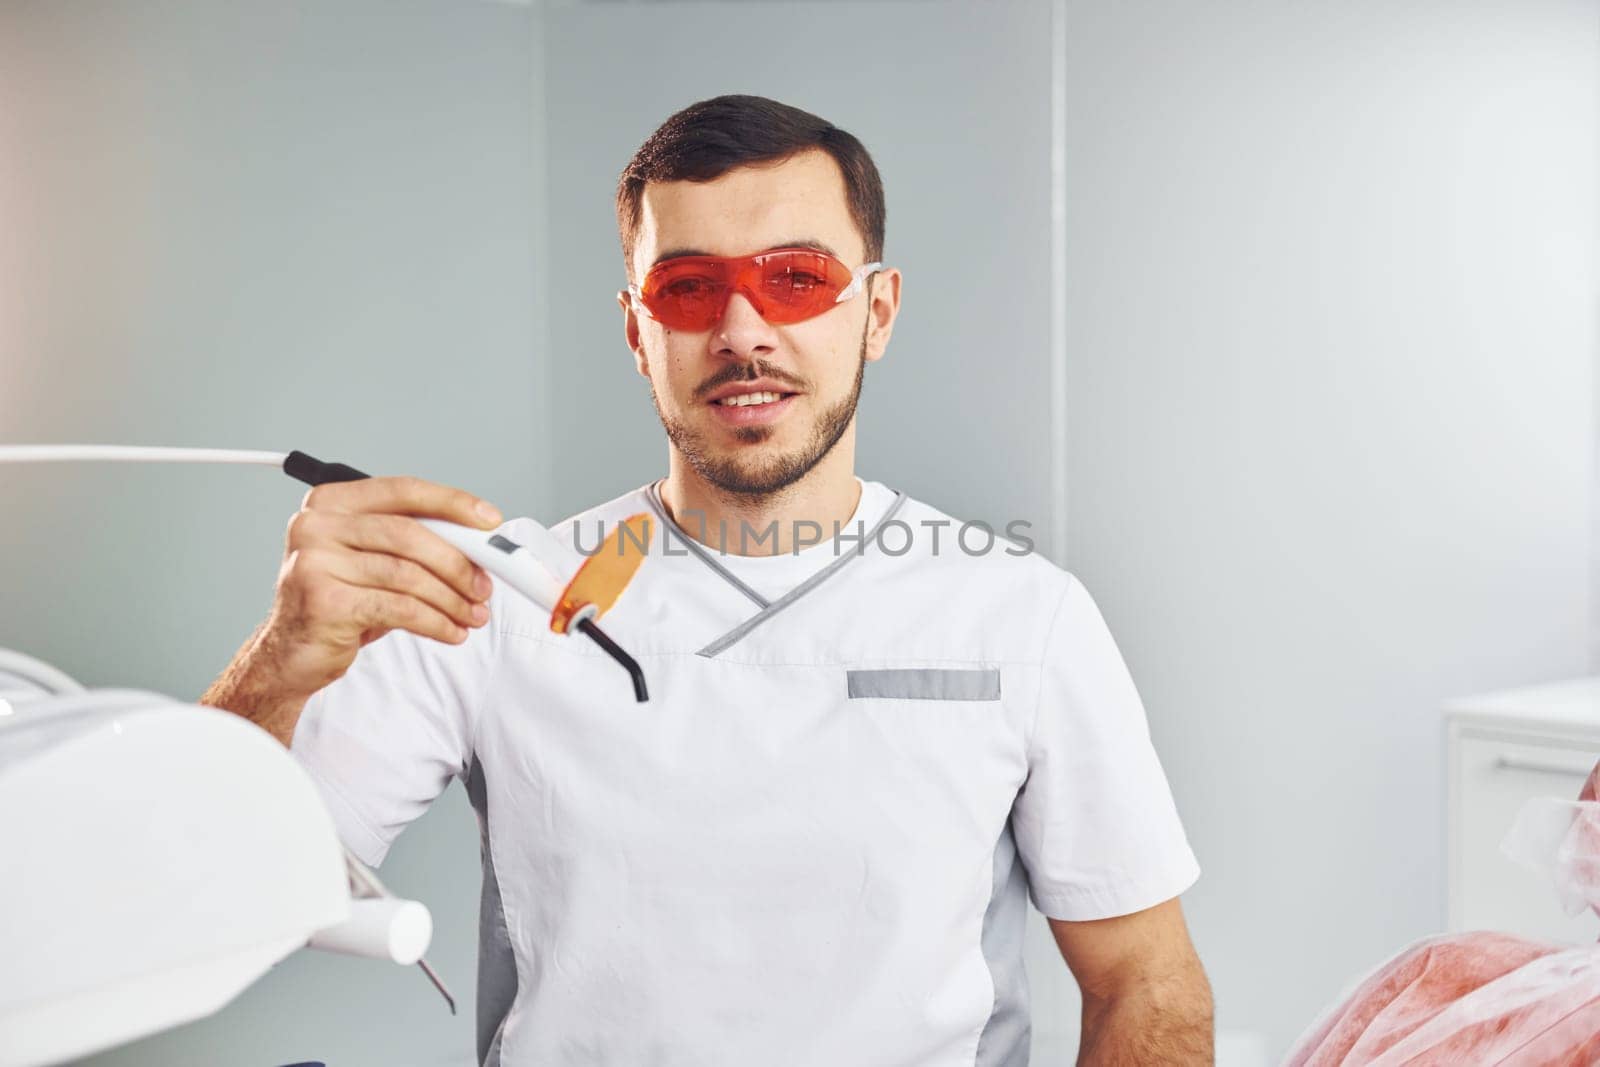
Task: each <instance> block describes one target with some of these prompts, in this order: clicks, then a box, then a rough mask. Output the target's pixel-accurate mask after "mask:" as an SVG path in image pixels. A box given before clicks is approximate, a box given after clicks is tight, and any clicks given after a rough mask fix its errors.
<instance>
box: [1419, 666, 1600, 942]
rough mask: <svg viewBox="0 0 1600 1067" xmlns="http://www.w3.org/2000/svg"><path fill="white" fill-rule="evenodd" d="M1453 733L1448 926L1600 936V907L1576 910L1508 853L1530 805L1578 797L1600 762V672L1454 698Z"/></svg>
mask: <svg viewBox="0 0 1600 1067" xmlns="http://www.w3.org/2000/svg"><path fill="white" fill-rule="evenodd" d="M1445 738H1446V746H1447V755H1446V767H1447V770H1446V775H1447V790H1448V798H1447V805H1448V807H1447V811H1448V815H1447V818H1448V821H1449V825H1448V840H1449V845H1448V851H1449V922H1450V929H1451V930H1500V931H1504V932H1506V933H1512V934H1518V935H1521V936H1523V937H1529V938H1534V939H1537V940H1541V941H1556V942H1566V943H1577V942H1592V941H1594V940H1596V938H1597V937H1600V919H1597V918H1596V917H1595V915H1594V913H1593V912H1590V911H1585V912H1583V913H1582V914H1580V915H1577V916H1568V915H1567V914H1566V913H1565V912H1564V911H1563V910H1562V908H1561V905H1560V903H1559V901H1558V900H1557V898H1556V895H1555V891H1554V890H1553V889H1552V888H1551V886H1550V885H1549V883H1548V882H1546V881H1544V880H1542V879H1541V877H1540V876H1539V875H1538V874H1537V873H1535V872H1533V871H1530V870H1528V869H1526V868H1524V867H1522V866H1520V865H1518V864H1516V863H1513V862H1512V861H1511V860H1509V859H1507V858H1506V857H1505V855H1504V854H1503V853H1501V851H1500V841H1501V839H1502V838H1504V837H1505V834H1506V831H1507V830H1509V829H1510V828H1511V824H1512V823H1513V822H1514V821H1515V819H1516V817H1517V812H1518V810H1519V809H1520V808H1521V807H1522V804H1523V802H1524V801H1526V800H1528V799H1530V798H1532V797H1538V796H1554V797H1560V798H1562V799H1564V800H1576V799H1577V797H1578V791H1579V789H1580V788H1582V786H1583V781H1584V779H1585V778H1586V777H1588V774H1589V772H1590V770H1591V769H1592V768H1593V767H1594V765H1595V762H1596V761H1597V760H1600V678H1580V679H1576V680H1574V681H1568V682H1558V683H1555V684H1552V685H1543V686H1534V687H1531V688H1526V689H1512V690H1504V691H1501V692H1497V693H1488V694H1484V695H1482V696H1478V697H1470V698H1467V699H1463V700H1456V701H1452V702H1450V703H1449V704H1447V705H1446V706H1445Z"/></svg>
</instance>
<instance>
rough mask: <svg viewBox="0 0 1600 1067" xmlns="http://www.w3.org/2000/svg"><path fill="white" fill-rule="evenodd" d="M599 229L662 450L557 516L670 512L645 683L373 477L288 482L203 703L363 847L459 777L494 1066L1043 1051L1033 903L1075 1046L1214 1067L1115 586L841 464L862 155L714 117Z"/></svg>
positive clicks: (861, 348)
mask: <svg viewBox="0 0 1600 1067" xmlns="http://www.w3.org/2000/svg"><path fill="white" fill-rule="evenodd" d="M617 216H618V223H619V227H620V230H621V236H622V247H623V253H624V260H625V264H626V269H627V273H628V278H629V281H630V285H629V288H628V289H627V290H625V291H623V292H621V293H619V294H618V302H619V304H620V305H621V310H622V316H623V325H624V331H625V334H626V337H627V341H628V346H629V348H630V349H631V350H632V352H633V356H634V360H635V364H636V366H637V368H638V371H639V373H640V374H641V375H642V376H643V377H644V378H645V379H646V380H647V381H648V383H649V386H650V391H651V395H652V397H653V399H654V402H655V405H656V410H657V412H658V413H659V415H660V418H661V422H662V424H663V426H664V427H665V428H666V433H667V438H668V441H669V450H668V473H667V476H666V478H665V479H664V480H661V481H659V482H656V483H653V484H651V485H648V486H644V487H642V488H641V489H639V490H636V491H634V492H632V493H628V494H626V495H625V496H623V497H620V498H618V499H617V500H614V501H611V502H609V503H606V504H602V505H600V506H598V507H596V508H593V509H591V510H590V511H587V512H585V513H584V514H582V515H580V516H576V517H574V518H573V519H570V520H568V521H567V522H566V523H563V524H561V525H558V526H557V527H555V528H554V532H555V534H556V535H557V536H558V537H560V538H562V539H563V540H568V539H573V538H576V543H581V544H586V545H593V544H594V543H596V542H597V540H598V537H599V534H600V532H601V531H602V530H603V529H606V528H610V527H611V526H612V525H613V524H615V523H616V522H617V521H618V520H620V519H622V518H624V517H626V516H628V515H630V514H633V513H636V512H641V511H647V512H650V513H651V514H652V515H654V516H655V517H656V522H655V523H654V532H653V535H652V542H651V544H650V555H649V557H648V558H647V559H646V560H645V562H644V564H643V566H642V567H641V569H640V570H639V572H638V574H637V576H636V577H635V579H634V581H633V583H632V585H631V586H630V587H629V588H628V590H627V591H626V592H625V593H624V595H623V597H622V599H621V600H620V601H619V602H618V604H617V606H616V607H615V608H614V609H613V610H612V611H611V613H610V614H609V615H608V616H607V629H608V631H609V632H610V633H611V634H612V636H613V637H615V638H616V639H617V640H618V641H619V643H621V644H622V645H624V646H625V647H626V648H627V649H628V650H629V651H630V652H632V653H633V654H634V655H635V656H636V657H637V658H638V659H639V660H640V662H641V663H642V664H643V667H644V670H645V673H646V675H647V677H648V682H649V686H650V694H651V699H650V702H649V703H647V704H636V703H634V701H633V696H632V692H631V689H630V688H629V686H628V685H627V680H626V678H625V677H624V676H622V675H620V673H619V672H618V670H617V668H616V666H615V665H614V664H613V663H612V662H611V661H610V660H608V659H606V658H604V657H603V656H601V655H600V654H599V652H598V650H596V649H595V648H594V646H593V645H590V644H589V643H588V642H583V641H576V640H570V639H568V638H566V637H563V636H558V635H556V634H553V633H551V632H550V630H549V627H548V624H547V620H546V619H543V618H541V617H540V613H539V612H538V611H537V610H536V609H535V608H534V607H533V606H532V605H531V604H530V603H528V602H527V601H525V600H523V599H522V598H520V597H518V596H516V595H503V594H500V593H497V592H491V583H490V582H489V580H488V579H487V576H486V575H484V574H483V573H482V572H481V571H478V570H477V569H476V568H475V567H473V566H472V565H471V564H470V563H469V562H468V561H467V560H466V559H465V558H464V557H462V556H460V555H459V554H458V553H457V552H456V551H455V550H454V549H452V548H451V547H449V546H448V545H446V544H445V543H444V542H443V541H441V540H439V539H437V538H435V537H433V536H432V535H431V534H430V533H429V532H428V531H426V530H425V529H423V528H422V527H421V526H420V525H418V524H417V523H415V522H414V521H413V520H412V518H410V517H409V516H419V515H430V516H436V517H439V518H445V519H450V520H453V521H456V522H463V523H468V524H471V525H475V526H478V527H481V528H485V529H488V528H493V527H495V526H497V525H500V518H499V515H498V514H497V513H496V512H494V510H493V509H492V508H491V507H489V506H488V505H487V504H485V503H483V502H481V501H477V500H476V499H474V498H472V497H470V496H468V495H467V494H465V493H462V492H459V491H457V490H452V489H446V488H443V487H440V486H435V485H429V484H426V483H420V482H417V481H414V480H410V479H389V478H375V479H371V480H368V481H362V482H352V483H345V484H339V485H328V486H320V487H318V488H316V489H314V490H312V491H311V492H310V493H309V494H307V497H306V501H305V504H304V506H303V507H302V509H301V510H300V512H299V513H298V514H297V515H296V516H295V517H294V518H293V520H292V521H291V523H290V528H289V533H288V537H287V550H286V554H285V559H284V565H283V568H282V571H281V573H280V577H279V580H278V587H277V595H276V600H275V602H274V606H273V610H272V613H271V615H270V616H269V618H268V619H267V621H266V622H265V623H264V624H263V625H262V627H261V628H260V629H259V630H258V631H257V633H256V635H255V636H254V637H252V639H251V640H250V641H249V642H248V643H247V644H246V645H245V647H244V648H243V649H242V650H241V651H240V653H239V655H238V656H237V657H236V658H235V661H234V662H233V664H231V665H230V667H229V668H228V671H227V672H226V673H225V674H224V675H223V677H222V678H221V679H219V681H218V682H217V684H216V685H215V686H214V687H213V688H212V690H211V691H210V692H209V693H208V694H207V695H206V697H205V698H203V699H204V700H205V702H207V703H210V704H214V705H216V706H219V707H225V708H231V709H234V710H236V711H239V712H240V713H242V714H246V715H248V716H250V717H251V718H252V719H254V720H255V721H256V722H258V723H260V724H261V725H262V726H264V727H265V728H267V729H269V730H271V731H272V732H273V733H274V734H276V735H277V736H278V737H279V738H280V739H282V740H283V741H284V742H285V743H289V744H291V748H292V750H293V751H294V753H295V754H296V755H297V756H298V757H299V758H300V759H301V760H302V762H303V763H304V765H305V766H306V767H307V769H308V770H309V771H310V773H311V774H312V776H313V777H314V778H315V779H316V781H317V782H318V784H319V786H320V787H321V789H322V791H323V793H324V795H325V797H326V798H327V802H328V806H329V808H330V810H332V812H333V814H334V818H335V819H336V821H337V822H338V824H339V826H340V830H341V833H342V835H343V836H344V838H345V840H346V842H347V843H348V844H349V845H350V847H351V848H352V849H354V850H355V851H356V853H357V854H358V855H360V856H361V857H362V858H363V859H364V860H366V861H367V862H369V863H374V864H375V863H378V862H380V861H381V860H382V858H383V856H384V854H385V852H386V851H387V849H388V847H389V844H390V842H391V841H392V840H393V839H394V837H395V835H396V834H397V833H398V832H399V831H400V829H401V828H402V827H404V826H405V825H406V823H408V822H409V821H410V820H411V819H413V818H414V817H416V815H418V814H419V813H420V812H421V811H422V810H423V809H424V808H425V807H426V806H427V805H428V804H429V803H430V802H431V801H432V800H433V798H434V797H436V796H437V795H438V794H439V793H440V792H441V791H442V790H443V789H444V787H445V786H446V785H447V784H448V782H449V780H450V778H451V777H456V776H458V777H461V778H462V779H464V781H465V783H466V786H467V791H468V794H469V796H470V797H471V798H472V802H473V805H474V807H475V808H476V810H477V812H478V814H479V819H480V825H481V828H482V834H483V858H484V892H483V910H482V937H481V944H480V965H479V997H478V999H479V1004H478V1008H479V1042H478V1051H479V1056H480V1059H481V1060H482V1061H483V1062H484V1063H486V1064H490V1065H495V1064H504V1065H506V1067H514V1065H524V1064H526V1065H534V1064H579V1063H581V1064H696V1065H700V1064H738V1065H776V1064H808V1065H809V1064H815V1065H820V1067H833V1065H862V1067H879V1065H889V1064H905V1065H936V1064H937V1065H943V1064H948V1065H973V1064H977V1065H989V1064H1008V1065H1015V1064H1024V1063H1026V1062H1027V1057H1028V1038H1029V1006H1028V995H1027V987H1026V984H1025V979H1024V976H1023V973H1022V951H1021V938H1022V932H1023V923H1024V919H1025V909H1026V900H1027V899H1028V897H1029V896H1030V895H1031V897H1032V900H1033V902H1034V904H1035V905H1036V906H1037V907H1039V909H1040V910H1041V911H1043V912H1044V914H1045V915H1047V916H1049V917H1050V924H1051V927H1052V929H1053V930H1054V933H1055V937H1056V941H1057V943H1058V944H1059V946H1060V949H1061V952H1062V955H1063V957H1064V958H1065V960H1066V963H1067V965H1068V966H1069V967H1070V968H1071V970H1072V973H1073V974H1074V976H1075V977H1076V978H1077V980H1078V983H1079V985H1080V986H1081V987H1082V989H1083V994H1084V1007H1083V1040H1082V1046H1081V1054H1080V1062H1084V1063H1104V1064H1112V1063H1118V1064H1120V1063H1130V1064H1132V1063H1139V1064H1146V1063H1205V1062H1210V1058H1211V1042H1212V1038H1211V1000H1210V991H1209V988H1208V985H1207V983H1206V979H1205V976H1204V973H1203V971H1202V969H1201V967H1200V964H1199V961H1198V960H1197V958H1196V956H1195V953H1194V950H1193V948H1192V946H1191V944H1190V941H1189V937H1188V934H1187V931H1186V929H1185V925H1184V921H1183V917H1182V913H1181V910H1180V907H1179V903H1178V901H1177V899H1176V898H1177V896H1178V894H1179V893H1181V892H1182V891H1183V890H1184V889H1186V888H1187V887H1188V886H1189V885H1191V884H1192V883H1193V881H1194V879H1195V878H1196V877H1197V875H1198V867H1197V865H1196V863H1195V860H1194V857H1193V855H1192V853H1191V852H1190V850H1189V847H1188V844H1187V842H1186V840H1185V837H1184V834H1183V830H1182V827H1181V825H1180V823H1179V820H1178V817H1177V814H1176V812H1175V810H1174V807H1173V803H1172V798H1171V794H1170V791H1169V790H1168V787H1167V782H1166V779H1165V777H1164V775H1163V773H1162V770H1161V767H1160V764H1159V762H1158V760H1157V758H1156V756H1155V753H1154V751H1153V749H1152V747H1151V745H1150V740H1149V736H1148V731H1147V728H1146V725H1145V718H1144V711H1143V708H1142V706H1141V705H1140V702H1139V698H1138V695H1137V693H1136V692H1135V690H1134V687H1133V684H1132V681H1131V680H1130V678H1129V677H1128V673H1127V670H1126V668H1125V667H1124V665H1123V662H1122V660H1121V658H1120V656H1119V654H1118V652H1117V649H1116V646H1115V644H1114V643H1113V641H1112V639H1111V636H1110V634H1109V633H1108V632H1107V630H1106V628H1105V624H1104V622H1103V621H1102V619H1101V617H1100V614H1099V612H1098V611H1097V609H1096V607H1095V605H1094V602H1093V601H1092V600H1091V599H1090V597H1089V595H1088V593H1087V592H1086V591H1085V590H1084V588H1083V586H1082V585H1081V584H1079V583H1078V582H1077V581H1076V580H1075V579H1074V578H1072V576H1070V575H1068V574H1066V573H1065V572H1063V571H1061V570H1060V569H1058V568H1056V567H1055V566H1053V565H1052V564H1050V563H1048V562H1047V561H1045V560H1043V559H1041V558H1040V557H1038V556H1036V555H1032V554H1029V553H1026V552H1024V551H1022V550H1021V549H1020V548H1019V546H1017V545H1015V544H1012V543H1010V542H1003V543H1002V542H994V543H991V544H990V545H989V546H988V550H987V551H979V550H977V549H981V548H982V547H983V545H982V544H981V542H983V540H984V539H983V538H982V537H981V536H979V535H972V534H971V533H970V531H969V530H962V529H960V524H958V523H955V522H954V521H953V520H951V519H949V517H948V516H945V515H944V514H943V513H941V512H938V511H936V510H935V509H933V508H931V507H929V506H927V505H925V504H922V503H920V502H918V501H915V500H911V499H909V498H907V497H906V496H905V495H904V494H897V493H895V492H894V491H892V490H890V489H888V488H887V487H885V486H884V485H883V484H882V483H879V482H876V481H862V480H860V479H858V478H857V477H856V476H855V473H854V459H855V410H856V400H857V397H858V395H859V392H860V389H861V383H862V379H863V371H864V368H865V366H866V364H868V363H871V362H874V361H876V360H878V359H880V358H882V356H883V354H884V351H885V349H886V347H887V345H888V342H889V336H890V332H891V330H892V329H893V326H894V321H895V316H896V313H897V311H898V309H899V300H900V285H901V275H900V272H899V271H898V270H895V269H893V268H888V267H883V266H882V265H881V264H880V263H878V260H879V259H880V258H881V254H882V246H883V231H884V205H883V191H882V186H881V183H880V181H879V178H878V174H877V170H876V168H875V166H874V165H873V163H872V160H871V158H870V156H868V154H867V152H866V150H865V149H864V148H863V147H862V146H861V144H860V142H859V141H857V140H856V139H855V138H854V137H852V136H851V135H849V134H847V133H845V132H844V131H842V130H839V129H837V128H835V127H833V126H831V125H829V124H828V123H826V122H824V121H822V120H821V119H818V118H817V117H815V116H813V115H810V114H807V113H805V112H802V111H798V110H796V109H794V108H790V107H787V106H784V105H782V104H779V103H776V102H774V101H771V100H766V99H762V98H759V97H748V96H729V97H719V98H716V99H713V100H707V101H703V102H701V103H699V104H695V105H693V106H691V107H689V108H687V109H685V110H683V111H681V112H679V113H678V114H676V115H674V116H672V117H671V118H670V119H668V120H667V122H666V123H665V124H664V125H662V127H661V128H660V129H659V130H657V131H656V132H655V133H654V134H653V135H652V136H651V137H650V138H649V140H648V141H646V143H645V144H644V145H643V146H642V147H641V148H640V149H639V151H638V153H637V154H636V155H635V157H634V159H633V161H632V162H631V163H630V164H629V165H628V168H627V169H626V170H625V171H624V173H623V176H622V180H621V182H620V185H619V188H618V192H617ZM595 403H596V404H597V405H606V406H610V405H611V404H612V403H613V401H612V399H611V398H596V399H595ZM998 414H999V413H986V414H985V415H984V417H995V416H997V415H998ZM520 521H522V520H512V521H510V522H508V523H505V524H504V525H503V529H504V530H505V531H506V533H507V536H509V537H511V538H512V539H514V540H516V539H518V537H517V531H518V528H519V522H520ZM836 531H837V532H839V533H840V534H841V536H840V538H839V539H837V540H836V539H835V538H834V536H833V534H834V533H835V532H836ZM941 534H942V535H943V536H942V537H941V536H940V535H941ZM958 540H959V542H960V543H959V544H958ZM368 646H370V647H368ZM358 651H359V655H358V654H357V653H358ZM1047 1010H1048V1008H1047Z"/></svg>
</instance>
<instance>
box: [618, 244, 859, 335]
mask: <svg viewBox="0 0 1600 1067" xmlns="http://www.w3.org/2000/svg"><path fill="white" fill-rule="evenodd" d="M781 252H804V253H806V254H807V255H812V256H825V257H827V258H828V259H831V260H833V261H834V262H835V263H838V264H839V266H841V267H843V266H844V264H843V263H842V262H840V260H839V258H838V257H837V256H831V255H828V253H826V252H819V251H818V250H817V249H815V248H772V249H768V250H767V251H765V252H757V253H755V255H750V256H700V257H695V258H701V259H720V260H723V261H726V262H738V261H741V260H747V259H755V258H757V257H759V256H775V255H778V254H779V253H781ZM683 258H685V259H687V258H690V257H687V256H685V257H683ZM665 262H669V263H670V262H671V260H666V261H665ZM658 266H659V264H658ZM652 269H654V268H652ZM881 270H883V263H882V261H880V260H874V261H873V262H871V263H863V264H861V266H859V267H857V268H855V269H854V270H852V271H850V284H849V285H847V286H845V287H844V288H843V289H841V290H839V295H838V296H836V297H834V298H833V305H834V306H837V305H839V304H843V303H845V302H846V301H850V300H854V299H855V298H856V297H857V296H859V295H860V293H861V290H862V289H863V288H864V287H865V286H866V283H867V279H868V278H869V277H871V276H872V275H874V274H877V273H878V272H879V271H881ZM645 276H646V277H649V274H648V272H647V273H646V275H645ZM625 291H626V293H627V294H628V299H629V301H630V302H631V303H632V305H633V309H634V311H635V312H637V313H638V314H641V315H643V316H645V317H646V318H648V319H651V320H652V321H654V322H661V320H660V319H658V318H656V316H655V312H653V311H651V310H650V309H649V307H647V306H646V305H645V302H644V294H643V293H642V292H641V291H640V289H639V287H638V286H637V285H634V284H633V283H632V282H629V283H628V288H627V289H626V290H625ZM734 291H737V290H734ZM732 298H733V291H731V292H729V293H728V299H730V300H731V299H732ZM832 310H833V307H832V306H830V307H827V308H824V309H823V310H822V311H819V312H817V314H816V315H810V316H808V317H807V318H804V319H795V320H794V322H784V323H772V325H774V326H792V325H794V323H795V322H808V321H810V320H811V319H814V318H816V317H817V316H818V315H824V314H826V313H827V312H829V311H832ZM727 311H728V304H727V301H726V300H725V301H723V304H722V314H719V315H718V316H717V317H716V319H715V320H714V321H713V322H712V323H711V326H713V327H714V326H716V324H717V323H719V322H721V321H722V316H723V315H726V314H727ZM763 320H764V321H766V319H765V316H763ZM662 325H666V324H665V323H663V324H662ZM708 328H709V327H708Z"/></svg>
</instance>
